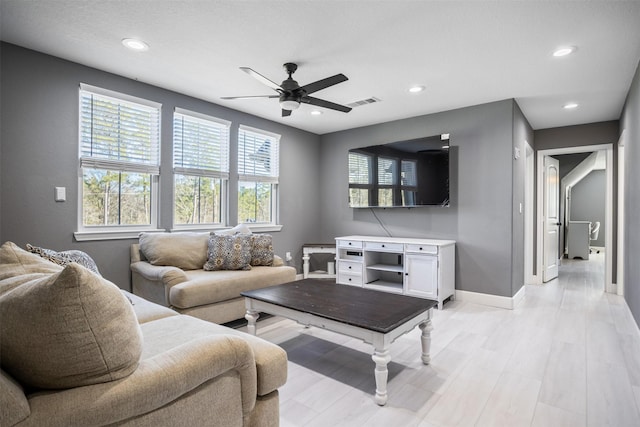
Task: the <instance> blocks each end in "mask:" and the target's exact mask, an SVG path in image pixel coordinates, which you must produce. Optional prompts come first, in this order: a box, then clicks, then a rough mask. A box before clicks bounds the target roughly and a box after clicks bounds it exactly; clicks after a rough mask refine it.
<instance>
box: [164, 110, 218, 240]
mask: <svg viewBox="0 0 640 427" xmlns="http://www.w3.org/2000/svg"><path fill="white" fill-rule="evenodd" d="M229 126H230V122H227V121H225V120H220V119H217V118H214V117H210V116H205V115H203V114H198V113H194V112H190V111H186V110H181V109H176V111H175V113H174V115H173V172H174V209H173V223H174V225H175V226H176V227H193V226H196V225H199V224H208V225H210V224H214V225H224V224H225V216H226V215H225V212H226V206H224V204H225V203H224V201H225V200H226V197H225V195H224V194H225V191H226V188H227V182H228V179H229Z"/></svg>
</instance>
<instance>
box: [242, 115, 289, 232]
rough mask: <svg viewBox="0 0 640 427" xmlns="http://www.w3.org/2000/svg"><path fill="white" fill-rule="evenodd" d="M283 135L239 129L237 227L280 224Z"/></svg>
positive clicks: (251, 129) (243, 127)
mask: <svg viewBox="0 0 640 427" xmlns="http://www.w3.org/2000/svg"><path fill="white" fill-rule="evenodd" d="M279 145H280V135H276V134H272V133H269V132H265V131H262V130H258V129H253V128H249V127H247V126H242V125H241V126H240V129H239V131H238V223H245V222H246V223H256V224H272V225H275V224H277V191H278V177H279V173H280V172H279V163H280V162H279V152H280V150H279Z"/></svg>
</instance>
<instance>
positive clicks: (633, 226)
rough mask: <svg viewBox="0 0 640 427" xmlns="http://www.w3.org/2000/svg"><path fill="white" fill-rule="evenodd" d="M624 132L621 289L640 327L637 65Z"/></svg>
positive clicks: (639, 81)
mask: <svg viewBox="0 0 640 427" xmlns="http://www.w3.org/2000/svg"><path fill="white" fill-rule="evenodd" d="M623 131H626V136H625V139H626V143H625V157H626V162H625V163H626V167H625V176H624V180H625V207H624V217H625V236H624V242H623V246H624V261H625V262H624V283H625V286H624V289H625V299H626V300H627V304H628V305H629V308H630V309H631V312H632V313H633V316H634V317H635V319H636V323H638V324H639V325H640V262H638V259H640V221H639V220H638V218H640V191H638V183H639V182H640V168H639V167H638V165H640V65H639V67H638V68H637V69H636V74H635V76H634V78H633V82H632V83H631V88H630V89H629V94H628V95H627V101H626V103H625V106H624V110H623V112H622V117H621V119H620V132H621V133H622V132H623Z"/></svg>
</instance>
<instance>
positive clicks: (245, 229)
mask: <svg viewBox="0 0 640 427" xmlns="http://www.w3.org/2000/svg"><path fill="white" fill-rule="evenodd" d="M215 233H216V234H217V235H218V236H231V235H233V234H251V233H252V231H251V229H250V228H249V226H248V225H247V224H238V225H236V226H235V227H233V228H229V229H228V230H221V231H216V232H215Z"/></svg>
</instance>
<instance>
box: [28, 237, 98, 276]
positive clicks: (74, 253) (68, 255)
mask: <svg viewBox="0 0 640 427" xmlns="http://www.w3.org/2000/svg"><path fill="white" fill-rule="evenodd" d="M27 250H28V251H29V252H33V253H34V254H38V255H40V256H41V257H42V258H44V259H46V260H49V261H51V262H52V263H54V264H58V265H61V266H63V267H65V266H66V265H68V264H71V263H72V262H75V263H77V264H80V265H81V266H83V267H85V268H86V269H88V270H91V271H93V272H94V273H96V274H97V275H98V276H102V275H101V274H100V271H98V266H97V265H96V263H95V261H94V260H93V258H91V257H90V256H89V254H87V253H86V252H82V251H78V250H75V249H74V250H70V251H62V252H56V251H54V250H52V249H45V248H40V247H38V246H32V245H30V244H28V243H27Z"/></svg>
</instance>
